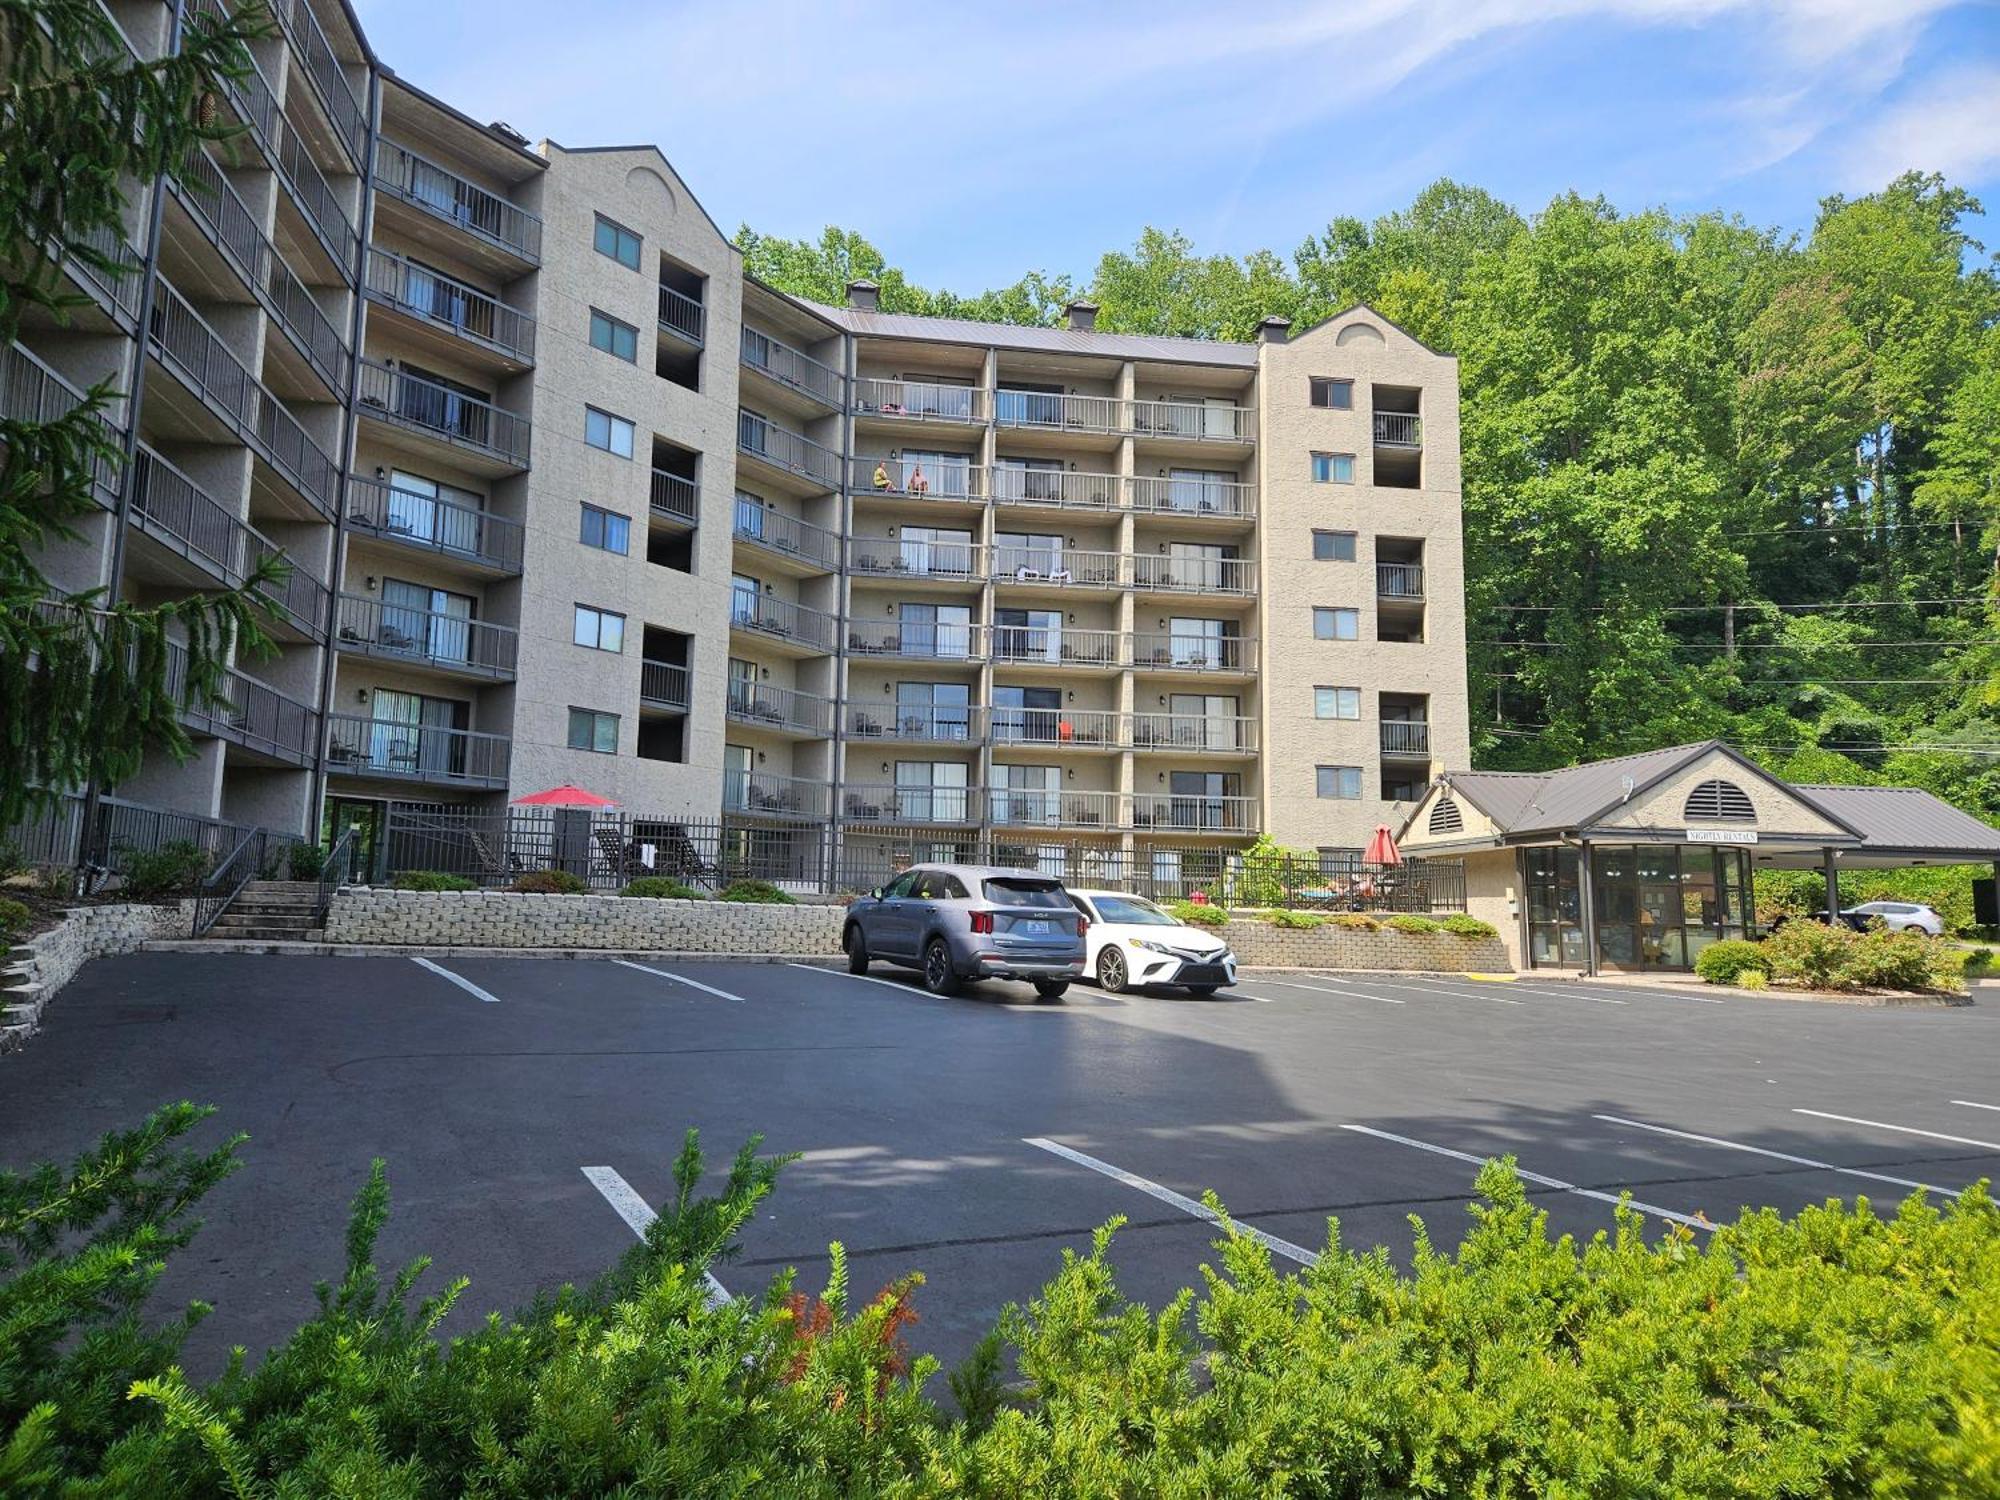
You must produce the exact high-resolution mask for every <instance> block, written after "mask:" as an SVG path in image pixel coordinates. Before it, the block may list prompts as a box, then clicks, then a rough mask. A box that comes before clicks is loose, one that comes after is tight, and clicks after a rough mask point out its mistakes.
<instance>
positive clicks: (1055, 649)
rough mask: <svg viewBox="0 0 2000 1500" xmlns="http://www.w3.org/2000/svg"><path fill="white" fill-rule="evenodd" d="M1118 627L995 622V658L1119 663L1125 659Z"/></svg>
mask: <svg viewBox="0 0 2000 1500" xmlns="http://www.w3.org/2000/svg"><path fill="white" fill-rule="evenodd" d="M1124 647H1125V637H1124V636H1123V635H1121V634H1120V633H1119V632H1118V631H1116V630H1092V629H1088V628H1078V627H1077V626H1073V625H1066V626H1054V627H1051V626H1046V625H995V626H994V627H993V660H994V661H995V662H996V663H998V664H999V665H1001V666H1006V665H1009V664H1010V663H1011V664H1013V665H1017V666H1062V667H1116V666H1121V665H1123V664H1124V662H1125V649H1124Z"/></svg>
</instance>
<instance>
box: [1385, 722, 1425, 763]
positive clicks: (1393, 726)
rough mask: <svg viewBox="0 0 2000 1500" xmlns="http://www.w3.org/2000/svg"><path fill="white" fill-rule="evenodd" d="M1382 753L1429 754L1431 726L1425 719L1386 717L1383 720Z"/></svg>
mask: <svg viewBox="0 0 2000 1500" xmlns="http://www.w3.org/2000/svg"><path fill="white" fill-rule="evenodd" d="M1382 753H1383V754H1384V755H1429V754H1430V753H1431V726H1430V724H1429V722H1428V721H1427V720H1423V719H1384V720H1383V721H1382Z"/></svg>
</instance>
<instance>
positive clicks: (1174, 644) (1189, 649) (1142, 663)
mask: <svg viewBox="0 0 2000 1500" xmlns="http://www.w3.org/2000/svg"><path fill="white" fill-rule="evenodd" d="M1132 664H1133V665H1134V666H1135V667H1137V668H1139V670H1141V671H1146V670H1148V669H1151V670H1155V671H1174V672H1250V671H1255V670H1256V666H1257V643H1256V641H1255V640H1253V639H1251V638H1250V637H1248V636H1240V635H1225V636H1213V635H1205V634H1197V633H1193V632H1187V633H1182V632H1178V631H1171V630H1168V631H1154V630H1142V631H1135V632H1134V633H1133V636H1132Z"/></svg>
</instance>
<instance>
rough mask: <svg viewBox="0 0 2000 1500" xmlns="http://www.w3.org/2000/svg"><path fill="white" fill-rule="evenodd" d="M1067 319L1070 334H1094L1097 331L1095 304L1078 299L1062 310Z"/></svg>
mask: <svg viewBox="0 0 2000 1500" xmlns="http://www.w3.org/2000/svg"><path fill="white" fill-rule="evenodd" d="M1063 314H1064V316H1066V317H1067V318H1068V319H1069V331H1070V332H1071V333H1094V332H1096V330H1097V304H1096V303H1095V302H1086V301H1084V300H1082V299H1081V298H1079V299H1078V300H1077V301H1075V302H1072V303H1070V305H1069V306H1067V307H1065V308H1064V309H1063Z"/></svg>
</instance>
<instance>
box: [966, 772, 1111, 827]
mask: <svg viewBox="0 0 2000 1500" xmlns="http://www.w3.org/2000/svg"><path fill="white" fill-rule="evenodd" d="M995 774H996V775H997V774H998V772H997V770H996V772H995ZM986 803H987V811H988V814H989V816H990V818H991V820H992V821H993V823H994V824H995V825H998V826H1004V827H1008V828H1104V829H1115V828H1124V827H1127V826H1128V825H1129V824H1130V822H1131V815H1130V807H1129V803H1128V802H1127V799H1126V797H1125V794H1124V793H1122V792H1107V791H1059V790H1055V789H1052V788H1044V787H1012V786H1008V787H1001V786H996V787H989V788H988V789H987V792H986Z"/></svg>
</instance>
